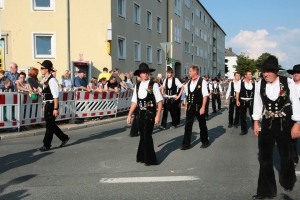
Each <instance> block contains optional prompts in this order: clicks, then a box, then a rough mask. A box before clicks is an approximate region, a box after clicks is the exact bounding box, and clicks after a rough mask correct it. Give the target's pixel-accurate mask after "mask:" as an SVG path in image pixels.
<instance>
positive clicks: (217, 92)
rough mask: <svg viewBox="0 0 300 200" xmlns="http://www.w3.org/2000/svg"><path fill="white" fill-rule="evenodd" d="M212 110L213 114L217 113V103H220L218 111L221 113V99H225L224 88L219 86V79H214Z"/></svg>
mask: <svg viewBox="0 0 300 200" xmlns="http://www.w3.org/2000/svg"><path fill="white" fill-rule="evenodd" d="M212 89H213V93H212V109H213V113H216V101H217V103H218V111H219V112H221V98H220V96H222V98H223V89H222V86H221V85H220V84H219V79H217V78H214V79H213V84H212Z"/></svg>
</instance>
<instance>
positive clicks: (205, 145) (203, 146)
mask: <svg viewBox="0 0 300 200" xmlns="http://www.w3.org/2000/svg"><path fill="white" fill-rule="evenodd" d="M208 146H209V144H202V145H201V146H200V148H201V149H205V148H207V147H208Z"/></svg>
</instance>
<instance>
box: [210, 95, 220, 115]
mask: <svg viewBox="0 0 300 200" xmlns="http://www.w3.org/2000/svg"><path fill="white" fill-rule="evenodd" d="M216 101H217V103H218V110H221V97H220V94H219V93H218V94H212V109H213V112H216Z"/></svg>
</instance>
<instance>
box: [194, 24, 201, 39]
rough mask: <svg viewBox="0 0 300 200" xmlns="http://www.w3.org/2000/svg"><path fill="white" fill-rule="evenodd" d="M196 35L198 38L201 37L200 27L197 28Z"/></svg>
mask: <svg viewBox="0 0 300 200" xmlns="http://www.w3.org/2000/svg"><path fill="white" fill-rule="evenodd" d="M195 35H196V36H197V37H200V28H199V26H195Z"/></svg>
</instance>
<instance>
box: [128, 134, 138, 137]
mask: <svg viewBox="0 0 300 200" xmlns="http://www.w3.org/2000/svg"><path fill="white" fill-rule="evenodd" d="M138 136H139V135H132V134H129V137H138Z"/></svg>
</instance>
